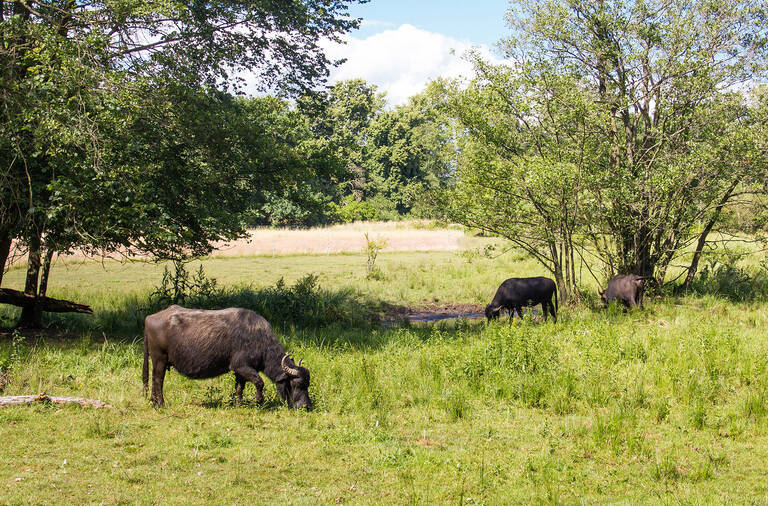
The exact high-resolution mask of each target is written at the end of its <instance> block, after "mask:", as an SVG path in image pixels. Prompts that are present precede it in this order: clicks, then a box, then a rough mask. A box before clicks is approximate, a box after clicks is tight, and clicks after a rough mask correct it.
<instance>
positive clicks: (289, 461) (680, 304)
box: [0, 238, 768, 504]
mask: <svg viewBox="0 0 768 506" xmlns="http://www.w3.org/2000/svg"><path fill="white" fill-rule="evenodd" d="M492 242H493V241H491V240H488V239H482V238H468V239H466V240H464V241H463V243H462V247H463V249H462V250H460V251H431V252H385V253H382V255H381V256H380V260H379V262H380V265H381V267H382V271H383V274H384V279H382V280H367V279H366V278H365V257H364V256H362V255H358V254H335V255H305V256H275V257H272V256H265V257H258V256H257V257H236V258H215V259H209V260H206V261H204V262H203V265H204V268H205V272H206V273H207V274H208V275H209V276H212V277H215V278H217V279H218V280H219V283H220V284H221V285H224V286H226V287H233V286H234V287H243V286H245V285H248V284H250V285H253V287H252V288H253V289H256V290H257V289H258V288H260V287H269V286H273V285H274V284H275V283H276V282H277V281H278V280H279V279H280V278H281V277H282V278H284V279H285V281H286V282H287V283H288V284H289V285H290V284H292V283H295V282H296V280H299V279H300V278H302V277H303V276H304V275H306V274H308V273H314V274H317V275H318V277H319V279H318V283H319V285H320V287H323V288H326V289H332V290H333V291H342V292H344V290H347V292H345V293H347V294H348V295H347V296H348V297H350V299H349V300H353V301H354V300H358V299H365V300H371V301H384V302H387V303H390V304H411V305H419V304H426V303H438V302H464V303H476V304H485V303H487V302H488V300H490V298H491V297H492V296H493V292H494V291H495V288H496V286H498V283H499V282H500V281H501V280H503V279H504V278H506V277H510V276H513V275H536V274H544V273H543V272H541V270H540V269H539V268H538V267H537V266H536V265H535V264H534V263H533V262H531V261H530V260H528V259H525V258H522V257H520V256H519V255H515V254H514V253H508V254H505V255H502V256H500V257H498V258H496V259H490V258H487V257H486V256H484V255H483V254H482V250H483V248H484V247H485V246H486V245H487V244H488V243H492ZM758 260H759V259H758ZM750 262H751V263H752V264H753V265H756V260H754V259H751V260H750ZM161 274H162V267H161V266H157V265H154V264H150V263H143V262H137V263H130V264H117V263H107V264H105V265H103V266H102V265H101V264H97V263H80V264H59V265H58V266H57V267H56V269H55V271H54V273H53V274H52V278H51V280H52V287H51V295H53V296H62V297H64V296H66V297H68V298H73V299H75V300H79V301H82V302H86V303H90V304H92V305H93V306H94V308H95V310H96V314H95V315H94V316H93V317H56V318H52V319H51V320H48V321H49V323H50V324H53V325H55V326H56V327H57V328H62V327H63V328H66V329H69V330H68V332H67V333H66V334H65V335H63V336H61V337H50V336H47V337H35V336H34V335H32V334H28V335H25V334H24V333H21V334H18V333H17V334H9V336H8V337H7V339H5V340H3V341H2V342H1V343H0V366H2V369H4V370H6V371H7V372H8V374H9V377H10V382H9V383H8V385H7V386H6V388H5V392H4V395H15V394H26V393H37V392H42V391H45V392H47V393H48V394H50V395H77V396H84V397H89V398H96V399H101V400H103V401H105V402H108V403H110V404H112V405H114V406H115V409H113V410H94V409H85V408H79V407H64V408H62V407H57V406H47V405H35V406H27V407H17V408H6V409H3V410H0V440H1V441H3V443H4V444H3V445H2V447H0V462H3V463H4V464H3V465H0V502H8V503H46V502H75V503H85V502H87V503H108V504H111V503H134V502H138V503H149V502H163V503H171V504H182V503H183V504H188V503H192V502H195V503H200V502H210V503H219V504H231V503H276V502H282V503H287V504H317V503H323V504H325V503H346V504H360V503H363V504H365V503H382V504H390V503H440V504H444V503H454V504H464V503H466V504H499V503H514V502H542V503H557V502H563V503H573V502H587V501H589V502H594V501H596V502H619V501H621V502H627V503H639V502H643V503H645V502H651V503H669V502H686V503H697V504H699V503H721V502H738V503H744V502H753V503H765V502H766V501H768V480H766V470H765V462H766V461H768V312H767V311H766V303H765V294H757V296H753V297H747V298H744V299H743V300H737V299H734V297H730V298H728V297H726V296H724V295H723V294H721V295H717V294H702V295H696V296H693V295H691V296H686V297H679V298H673V297H665V298H664V299H657V298H651V297H649V298H647V299H646V301H647V308H646V309H645V310H643V311H631V312H628V313H624V312H622V311H620V310H615V309H610V310H607V311H605V310H596V309H592V308H590V307H588V304H587V305H585V306H579V307H563V308H561V312H560V315H559V316H560V318H559V321H558V323H557V324H554V323H552V322H550V323H546V324H545V323H540V322H535V321H532V320H531V317H530V316H528V317H526V319H525V321H522V322H520V321H517V322H516V323H515V324H514V325H508V324H507V322H506V320H505V319H504V320H502V321H501V322H496V323H494V324H491V325H486V324H485V323H484V322H482V321H467V320H458V321H448V322H442V323H437V324H434V325H418V326H416V325H414V326H407V325H406V326H403V327H394V328H381V327H377V326H369V325H359V326H355V325H348V324H345V323H344V322H340V323H337V324H333V323H330V324H328V325H323V326H301V325H290V324H281V325H276V327H277V328H278V332H277V333H278V337H279V338H280V339H281V340H282V341H283V342H284V343H285V344H286V346H287V347H288V348H289V349H290V350H291V351H292V352H294V353H295V354H296V355H297V356H299V357H302V358H303V359H304V362H305V364H308V367H309V368H310V370H311V371H312V385H311V388H310V393H311V394H312V396H313V399H314V401H315V404H316V408H317V409H316V410H315V411H313V412H311V413H305V412H293V411H291V410H288V409H287V408H285V407H284V406H282V405H281V404H280V403H278V402H277V400H276V398H275V392H274V388H273V386H272V385H271V384H270V383H269V382H267V383H268V385H267V388H266V389H265V395H266V397H267V403H266V405H265V406H263V407H256V406H250V405H248V406H245V407H233V406H232V393H233V391H234V379H233V378H232V377H231V375H227V376H223V377H220V378H216V379H212V380H205V381H192V380H188V379H185V378H183V377H181V376H180V375H178V374H177V373H176V372H175V371H171V372H170V373H169V375H168V376H167V377H166V388H165V397H166V403H167V407H166V408H164V409H162V410H154V409H152V408H151V407H150V406H149V404H148V402H147V401H146V400H145V399H144V398H143V397H142V392H141V379H140V376H141V373H140V369H141V340H140V332H139V330H138V329H137V328H136V323H135V321H136V315H137V314H138V312H139V310H140V308H141V306H142V304H143V303H144V302H143V301H146V299H147V295H148V293H149V292H150V291H152V289H153V288H154V287H156V286H157V285H158V284H159V281H160V277H161ZM8 276H9V283H8V286H18V285H19V283H20V281H21V279H22V276H23V272H22V271H20V270H12V271H11V272H10V273H9V275H8ZM741 281H744V280H741ZM708 286H709V285H708ZM588 288H590V287H589V286H588ZM247 293H250V292H247ZM334 293H335V292H334ZM727 293H728V292H727V291H725V292H724V294H725V295H727ZM240 296H242V294H240ZM340 300H342V302H344V301H345V300H347V299H340ZM5 311H6V312H5V313H2V315H3V318H5V320H6V324H8V322H10V321H11V320H12V318H13V317H14V313H12V312H9V311H7V310H5ZM88 318H89V319H88ZM86 319H87V320H86ZM252 395H253V390H252V387H248V388H247V390H246V397H247V398H251V397H252Z"/></svg>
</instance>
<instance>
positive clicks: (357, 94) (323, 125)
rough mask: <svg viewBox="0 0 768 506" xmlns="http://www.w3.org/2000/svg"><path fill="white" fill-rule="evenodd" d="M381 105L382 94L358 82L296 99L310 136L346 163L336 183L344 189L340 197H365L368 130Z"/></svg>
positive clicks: (353, 80)
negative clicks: (331, 148)
mask: <svg viewBox="0 0 768 506" xmlns="http://www.w3.org/2000/svg"><path fill="white" fill-rule="evenodd" d="M384 104H385V98H384V94H383V93H379V92H378V91H376V86H375V85H372V84H368V83H366V82H365V81H364V80H362V79H350V80H347V81H340V82H338V83H335V84H334V85H333V86H331V87H330V88H329V89H328V90H325V91H320V92H313V93H307V94H305V95H304V96H302V97H300V98H299V100H298V107H299V110H300V111H301V112H302V113H303V114H304V115H305V116H306V117H307V118H308V120H309V122H310V129H311V131H312V133H313V134H314V135H315V136H316V137H317V138H323V139H328V140H329V141H330V143H331V144H332V145H333V146H336V149H337V150H338V156H339V157H340V158H342V159H344V160H346V167H347V172H348V174H347V177H345V178H344V179H343V180H342V181H340V183H341V184H342V185H344V186H345V188H342V194H343V195H348V194H352V195H354V197H355V199H356V200H358V201H360V200H363V199H365V198H366V197H367V196H368V182H369V179H370V177H369V174H368V173H367V171H366V167H365V163H364V157H365V155H364V149H365V146H366V145H367V144H368V142H369V132H368V130H369V127H370V125H371V122H372V121H373V120H374V119H375V118H376V117H377V116H378V115H379V114H381V112H382V110H383V108H384Z"/></svg>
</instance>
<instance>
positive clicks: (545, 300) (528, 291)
mask: <svg viewBox="0 0 768 506" xmlns="http://www.w3.org/2000/svg"><path fill="white" fill-rule="evenodd" d="M553 294H554V296H555V303H554V304H552V295H553ZM536 304H541V312H542V313H544V320H545V321H546V319H547V309H549V313H550V314H551V315H552V318H554V319H555V321H557V315H556V314H555V312H556V311H557V287H556V286H555V282H554V281H552V280H551V279H549V278H545V277H542V276H538V277H535V278H509V279H508V280H506V281H504V282H503V283H502V284H501V286H499V289H498V290H496V295H495V296H494V297H493V300H492V301H491V303H490V304H488V305H487V306H486V307H485V317H486V318H488V320H489V321H490V320H493V319H495V318H498V317H499V315H500V314H501V310H502V309H508V310H509V321H510V322H511V321H512V318H513V316H514V315H513V314H512V312H513V311H515V312H517V315H518V316H519V317H520V318H522V317H523V313H522V307H523V306H535V305H536Z"/></svg>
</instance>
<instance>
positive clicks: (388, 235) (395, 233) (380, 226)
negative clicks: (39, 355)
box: [8, 221, 466, 267]
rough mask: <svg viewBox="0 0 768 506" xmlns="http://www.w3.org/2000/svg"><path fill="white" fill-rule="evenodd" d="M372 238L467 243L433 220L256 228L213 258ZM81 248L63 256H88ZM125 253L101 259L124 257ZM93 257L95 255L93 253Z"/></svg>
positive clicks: (18, 255)
mask: <svg viewBox="0 0 768 506" xmlns="http://www.w3.org/2000/svg"><path fill="white" fill-rule="evenodd" d="M366 233H367V234H368V237H369V238H370V239H371V240H376V241H380V240H383V241H385V244H386V246H385V247H384V248H383V251H452V250H458V249H461V248H463V247H465V246H466V245H465V244H463V241H462V239H464V238H465V234H464V231H463V230H462V229H460V228H458V227H449V228H440V229H437V228H432V227H431V226H430V222H429V221H404V222H359V223H351V224H346V225H334V226H330V227H318V228H311V229H273V228H254V229H250V230H248V237H244V238H242V239H239V240H237V241H230V242H223V241H222V242H219V243H217V244H216V249H215V250H214V251H213V253H212V254H211V256H212V257H239V256H254V255H258V256H265V255H266V256H278V255H302V254H332V253H358V252H361V251H363V249H364V248H365V244H366V243H365V234H366ZM86 257H87V255H85V254H84V253H83V252H81V251H75V252H73V253H71V254H68V255H61V256H60V257H59V259H64V260H66V259H82V258H86ZM127 257H129V255H126V254H125V253H124V252H118V253H110V254H105V255H103V257H98V258H112V259H115V260H124V259H126V258H127ZM90 258H93V257H92V256H91V257H90ZM23 262H26V255H25V254H24V252H23V251H19V250H16V249H14V254H12V256H11V261H10V262H9V265H8V266H9V267H10V266H12V265H19V264H21V263H23Z"/></svg>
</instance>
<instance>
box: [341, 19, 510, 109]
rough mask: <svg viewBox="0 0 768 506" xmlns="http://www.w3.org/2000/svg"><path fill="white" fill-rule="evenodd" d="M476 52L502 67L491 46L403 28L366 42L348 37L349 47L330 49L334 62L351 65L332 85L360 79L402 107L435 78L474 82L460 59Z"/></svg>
mask: <svg viewBox="0 0 768 506" xmlns="http://www.w3.org/2000/svg"><path fill="white" fill-rule="evenodd" d="M473 47H474V48H476V49H478V50H479V51H480V53H481V54H482V55H483V56H484V57H485V58H486V59H490V60H493V61H496V62H500V60H499V59H498V58H496V57H495V56H494V55H493V54H492V53H491V50H490V49H489V48H488V47H487V46H482V45H476V44H472V43H471V42H469V41H461V40H457V39H453V38H451V37H447V36H445V35H442V34H439V33H433V32H428V31H425V30H420V29H418V28H416V27H414V26H411V25H407V24H406V25H401V26H400V27H399V28H397V29H394V30H386V31H383V32H380V33H377V34H375V35H372V36H370V37H368V38H366V39H356V38H353V37H349V38H347V44H346V45H337V44H333V45H329V46H328V47H327V54H328V56H329V57H330V59H334V60H335V59H340V58H346V59H347V61H346V62H345V63H344V64H343V65H341V66H340V67H338V68H336V69H334V70H332V71H331V76H330V83H331V84H332V83H334V82H337V81H343V80H346V79H354V78H361V79H364V80H366V81H367V82H369V83H371V84H375V85H377V86H378V88H379V91H384V92H386V93H387V100H388V102H389V105H391V106H394V105H399V104H404V103H406V102H407V101H408V98H409V97H411V96H412V95H415V94H417V93H419V92H421V91H422V90H423V89H424V87H425V86H426V85H427V83H428V82H429V81H430V80H432V79H435V78H437V77H449V78H455V77H461V76H464V77H470V76H471V75H472V66H471V65H470V64H469V63H468V62H467V61H465V60H464V59H463V58H462V55H463V54H464V53H466V52H467V51H468V50H470V49H472V48H473Z"/></svg>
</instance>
